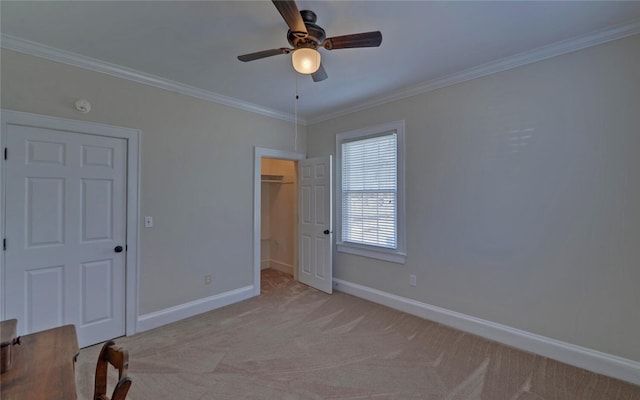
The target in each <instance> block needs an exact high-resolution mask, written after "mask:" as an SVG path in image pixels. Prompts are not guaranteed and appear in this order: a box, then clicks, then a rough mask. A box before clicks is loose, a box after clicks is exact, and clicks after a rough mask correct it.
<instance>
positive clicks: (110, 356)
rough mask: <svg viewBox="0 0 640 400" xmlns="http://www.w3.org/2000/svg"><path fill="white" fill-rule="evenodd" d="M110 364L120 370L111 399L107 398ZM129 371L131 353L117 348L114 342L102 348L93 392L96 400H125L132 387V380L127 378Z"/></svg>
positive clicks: (109, 342) (107, 343)
mask: <svg viewBox="0 0 640 400" xmlns="http://www.w3.org/2000/svg"><path fill="white" fill-rule="evenodd" d="M109 364H111V365H112V366H113V367H114V368H115V369H117V370H118V383H117V384H116V386H115V388H114V389H113V394H112V395H111V397H110V398H109V397H107V381H108V372H109V371H108V370H109ZM128 369H129V353H128V352H127V350H124V349H122V348H121V347H117V346H116V344H115V343H114V342H113V341H111V340H110V341H108V342H106V343H105V344H104V345H103V346H102V350H100V355H99V356H98V364H97V365H96V380H95V388H94V391H93V399H94V400H124V398H125V397H126V396H127V392H128V391H129V387H130V386H131V383H132V381H131V378H129V377H128V376H127V372H128Z"/></svg>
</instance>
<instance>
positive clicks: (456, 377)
mask: <svg viewBox="0 0 640 400" xmlns="http://www.w3.org/2000/svg"><path fill="white" fill-rule="evenodd" d="M262 287H263V294H262V295H261V296H259V297H256V298H252V299H249V300H246V301H243V302H241V303H237V304H234V305H231V306H228V307H224V308H222V309H218V310H215V311H211V312H208V313H205V314H201V315H198V316H196V317H193V318H189V319H187V320H183V321H180V322H177V323H174V324H171V325H168V326H164V327H161V328H158V329H154V330H151V331H147V332H143V333H140V334H138V335H135V336H131V337H123V338H119V339H116V343H118V344H119V345H121V346H123V347H125V348H126V349H128V350H129V354H130V367H129V375H130V376H131V377H132V378H133V386H132V387H131V390H130V392H129V396H128V397H127V398H128V399H130V400H141V399H179V400H180V399H186V400H191V399H193V400H196V399H220V400H222V399H261V400H262V399H274V400H275V399H277V400H294V399H399V400H408V399H434V400H435V399H438V400H454V399H455V400H477V399H486V400H502V399H504V400H542V399H545V400H551V399H562V400H569V399H576V400H591V399H593V400H640V387H639V386H634V385H631V384H628V383H625V382H621V381H618V380H615V379H611V378H607V377H604V376H602V375H597V374H594V373H591V372H587V371H584V370H580V369H578V368H574V367H570V366H568V365H565V364H561V363H558V362H555V361H552V360H549V359H546V358H543V357H539V356H535V355H532V354H528V353H524V352H521V351H518V350H515V349H512V348H509V347H505V346H502V345H499V344H497V343H494V342H491V341H488V340H484V339H481V338H479V337H476V336H473V335H470V334H466V333H463V332H461V331H457V330H454V329H451V328H447V327H445V326H442V325H439V324H436V323H433V322H429V321H426V320H423V319H420V318H417V317H414V316H411V315H408V314H405V313H401V312H398V311H395V310H392V309H389V308H386V307H383V306H380V305H376V304H374V303H370V302H368V301H365V300H361V299H358V298H356V297H352V296H349V295H346V294H343V293H339V292H338V293H334V294H333V295H326V294H324V293H322V292H319V291H316V290H314V289H311V288H308V287H307V286H304V285H302V284H299V283H296V282H293V281H292V280H291V279H290V278H289V277H288V276H287V275H285V274H282V273H279V272H277V271H272V270H266V271H265V273H264V274H263V282H262ZM99 349H100V346H92V347H89V348H86V349H83V350H82V351H81V353H80V356H79V359H78V364H77V366H76V375H77V380H78V390H79V394H80V398H81V399H90V398H91V391H92V388H93V373H94V368H95V359H96V358H97V355H98V352H99Z"/></svg>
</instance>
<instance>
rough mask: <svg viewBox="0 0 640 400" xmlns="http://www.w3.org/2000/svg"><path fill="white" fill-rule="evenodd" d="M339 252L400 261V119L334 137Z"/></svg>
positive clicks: (402, 247)
mask: <svg viewBox="0 0 640 400" xmlns="http://www.w3.org/2000/svg"><path fill="white" fill-rule="evenodd" d="M336 151H337V153H338V158H337V164H338V165H337V177H338V179H337V180H338V182H337V193H338V201H337V203H338V204H337V206H338V213H337V214H338V215H337V216H338V224H337V225H338V235H337V244H338V251H341V252H345V253H351V254H357V255H362V256H367V257H374V258H378V259H382V260H387V261H392V262H398V263H404V262H405V259H406V252H405V235H404V222H405V217H404V216H405V214H404V121H400V122H393V123H390V124H386V125H380V126H375V127H371V128H366V129H362V130H358V131H352V132H345V133H341V134H338V135H337V136H336Z"/></svg>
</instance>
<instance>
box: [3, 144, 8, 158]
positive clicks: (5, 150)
mask: <svg viewBox="0 0 640 400" xmlns="http://www.w3.org/2000/svg"><path fill="white" fill-rule="evenodd" d="M7 151H8V150H7V148H6V147H5V148H4V159H5V160H6V159H7Z"/></svg>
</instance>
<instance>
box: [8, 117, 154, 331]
mask: <svg viewBox="0 0 640 400" xmlns="http://www.w3.org/2000/svg"><path fill="white" fill-rule="evenodd" d="M0 112H1V117H2V126H1V127H2V133H1V134H0V148H1V149H3V151H4V143H6V135H7V125H24V126H33V127H39V128H47V129H56V130H61V131H69V132H74V133H81V134H87V135H98V136H107V137H113V138H119V139H125V140H126V142H127V187H126V190H127V196H126V198H127V200H126V203H127V204H126V206H127V211H126V235H127V243H126V244H127V253H126V266H125V268H126V272H125V279H126V282H125V304H126V305H125V332H126V335H127V336H131V335H133V334H135V333H136V332H137V323H138V276H139V262H140V261H139V260H140V257H139V252H138V243H139V241H140V231H139V229H138V220H139V218H138V216H139V214H140V184H139V183H140V136H141V135H142V132H141V131H140V130H139V129H132V128H125V127H120V126H114V125H106V124H100V123H95V122H88V121H79V120H73V119H67V118H61V117H53V116H47V115H40V114H32V113H27V112H20V111H11V110H5V109H2V110H0ZM9 156H10V155H9ZM3 161H4V160H3ZM5 173H6V172H5V169H4V162H3V163H1V165H0V180H1V184H0V210H1V211H2V214H3V215H4V214H5V212H6V210H5V185H6V177H5ZM2 220H3V222H2V226H0V231H1V233H2V237H3V238H4V237H6V236H5V234H6V231H5V229H6V227H5V222H4V220H5V218H3V219H2ZM4 263H5V253H4V251H3V252H2V255H1V256H0V276H2V278H3V279H2V281H3V282H5V279H4ZM0 299H2V300H3V301H2V304H3V307H2V308H1V309H0V319H4V315H5V310H4V304H6V302H5V301H4V290H3V287H2V285H0Z"/></svg>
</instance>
